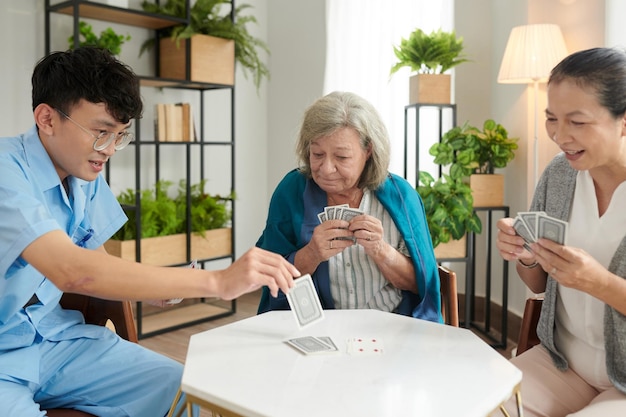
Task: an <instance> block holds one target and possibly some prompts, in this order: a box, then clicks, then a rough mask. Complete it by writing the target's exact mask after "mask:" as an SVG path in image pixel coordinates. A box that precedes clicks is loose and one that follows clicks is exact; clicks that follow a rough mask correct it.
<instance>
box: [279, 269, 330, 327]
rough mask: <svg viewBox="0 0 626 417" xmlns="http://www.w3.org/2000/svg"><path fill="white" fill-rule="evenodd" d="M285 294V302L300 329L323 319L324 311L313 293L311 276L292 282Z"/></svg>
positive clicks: (315, 293) (304, 276)
mask: <svg viewBox="0 0 626 417" xmlns="http://www.w3.org/2000/svg"><path fill="white" fill-rule="evenodd" d="M294 283H295V285H294V286H293V288H291V290H289V293H288V294H287V301H288V302H289V306H290V307H291V310H292V311H293V314H294V316H295V318H296V322H297V323H298V326H299V327H300V328H301V329H302V328H304V327H306V326H309V325H311V324H313V323H316V322H318V321H320V320H322V319H323V318H324V310H322V305H321V303H320V299H319V297H318V295H317V292H316V291H315V286H314V285H313V280H312V279H311V275H309V274H306V275H303V276H301V277H300V278H297V279H296V280H295V281H294Z"/></svg>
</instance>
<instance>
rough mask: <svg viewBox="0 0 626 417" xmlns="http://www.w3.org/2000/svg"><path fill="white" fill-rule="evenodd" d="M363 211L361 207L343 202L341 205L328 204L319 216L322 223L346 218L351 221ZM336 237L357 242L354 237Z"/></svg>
mask: <svg viewBox="0 0 626 417" xmlns="http://www.w3.org/2000/svg"><path fill="white" fill-rule="evenodd" d="M361 214H363V212H362V211H361V210H359V209H355V208H351V207H350V206H348V205H347V204H342V205H339V206H326V207H324V211H322V212H321V213H318V215H317V218H318V219H319V221H320V223H324V222H325V221H326V220H345V221H347V222H349V221H350V220H352V219H353V218H354V217H356V216H360V215H361ZM336 239H340V240H341V239H343V240H352V241H353V242H356V238H354V237H338V238H336Z"/></svg>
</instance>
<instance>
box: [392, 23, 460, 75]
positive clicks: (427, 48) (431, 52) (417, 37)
mask: <svg viewBox="0 0 626 417" xmlns="http://www.w3.org/2000/svg"><path fill="white" fill-rule="evenodd" d="M393 52H394V54H395V55H396V58H398V62H397V63H396V64H394V65H393V66H392V67H391V71H390V75H392V74H394V73H395V72H396V71H398V70H399V69H400V68H402V67H409V68H411V71H413V72H417V73H419V74H443V73H444V72H446V71H447V70H449V69H450V68H452V67H455V66H457V65H459V64H462V63H464V62H467V61H468V59H466V58H465V57H464V56H463V55H462V52H463V37H458V38H457V36H456V33H455V32H454V31H452V32H444V31H442V30H441V29H439V30H437V31H433V32H431V33H430V35H428V34H426V33H424V31H422V30H421V29H417V30H415V31H413V32H412V33H411V34H410V35H409V37H408V38H407V39H405V38H402V39H401V40H400V45H398V46H394V47H393Z"/></svg>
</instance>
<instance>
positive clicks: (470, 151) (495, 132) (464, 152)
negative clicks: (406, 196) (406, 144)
mask: <svg viewBox="0 0 626 417" xmlns="http://www.w3.org/2000/svg"><path fill="white" fill-rule="evenodd" d="M517 140H518V138H510V137H509V135H508V132H507V130H506V129H505V128H504V127H503V126H502V125H501V124H499V123H496V122H495V121H494V120H492V119H488V120H486V121H485V122H484V123H483V127H482V130H481V129H478V128H476V127H473V126H471V125H469V124H468V123H467V122H466V123H465V124H463V126H457V127H453V128H452V129H450V130H449V131H447V132H446V133H445V134H444V135H443V136H442V138H441V141H440V142H439V143H435V144H434V145H432V146H431V148H430V149H429V153H430V154H431V155H432V156H434V157H435V159H434V162H435V163H436V164H439V165H448V166H449V172H450V175H451V176H453V177H454V178H463V177H465V178H469V182H470V186H471V188H472V193H473V197H474V207H499V206H502V205H503V204H504V176H502V175H501V174H495V169H496V168H504V167H506V166H507V164H508V163H509V162H510V161H511V160H513V158H514V157H515V150H516V149H517V148H518V145H517Z"/></svg>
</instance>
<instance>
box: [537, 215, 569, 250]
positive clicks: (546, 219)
mask: <svg viewBox="0 0 626 417" xmlns="http://www.w3.org/2000/svg"><path fill="white" fill-rule="evenodd" d="M537 238H544V239H550V240H551V241H553V242H556V243H560V244H561V245H564V244H565V241H566V240H567V222H565V221H563V220H559V219H555V218H554V217H550V216H547V215H538V216H537Z"/></svg>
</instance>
